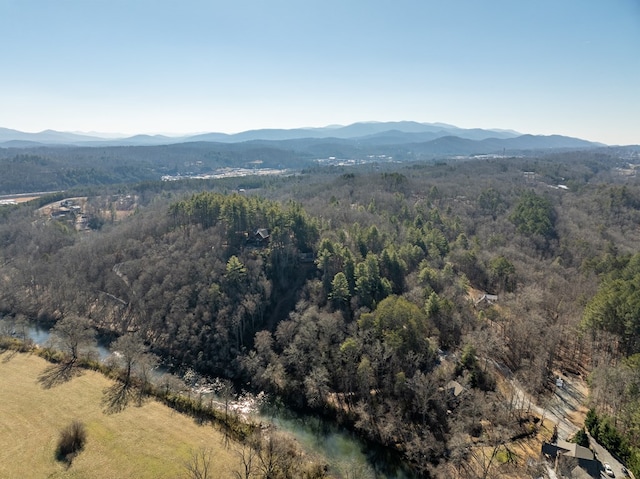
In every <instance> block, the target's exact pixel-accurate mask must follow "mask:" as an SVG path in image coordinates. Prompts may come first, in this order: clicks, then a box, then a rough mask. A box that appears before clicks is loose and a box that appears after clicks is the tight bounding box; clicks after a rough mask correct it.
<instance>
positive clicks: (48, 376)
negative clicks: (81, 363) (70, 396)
mask: <svg viewBox="0 0 640 479" xmlns="http://www.w3.org/2000/svg"><path fill="white" fill-rule="evenodd" d="M81 374H82V371H81V370H80V368H77V367H75V364H74V363H73V362H65V363H59V364H52V365H51V366H47V367H46V368H45V370H44V371H42V374H40V376H38V383H40V385H41V386H42V387H43V388H45V389H51V388H52V387H54V386H58V385H59V384H63V383H66V382H67V381H71V380H72V379H73V378H75V377H77V376H80V375H81Z"/></svg>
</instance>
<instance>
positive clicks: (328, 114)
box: [0, 0, 640, 144]
mask: <svg viewBox="0 0 640 479" xmlns="http://www.w3.org/2000/svg"><path fill="white" fill-rule="evenodd" d="M390 120H414V121H421V122H443V123H450V124H454V125H456V126H459V127H464V128H475V127H478V128H503V129H514V130H517V131H521V132H524V133H533V134H554V133H557V134H564V135H570V136H577V137H580V138H585V139H589V140H594V141H601V142H604V143H608V144H631V143H635V144H638V143H640V0H606V1H603V0H535V1H527V2H525V1H519V0H484V1H479V0H438V1H434V0H395V1H393V2H392V1H379V0H366V1H365V0H297V1H294V0H270V1H260V0H230V1H218V0H210V1H193V0H0V127H5V128H14V129H18V130H23V131H41V130H44V129H49V128H50V129H56V130H64V131H86V132H88V131H99V132H121V133H129V134H133V133H159V132H164V133H176V134H177V133H187V132H205V131H221V132H228V133H232V132H238V131H243V130H248V129H254V128H296V127H304V126H326V125H329V124H349V123H353V122H356V121H390Z"/></svg>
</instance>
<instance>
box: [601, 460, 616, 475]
mask: <svg viewBox="0 0 640 479" xmlns="http://www.w3.org/2000/svg"><path fill="white" fill-rule="evenodd" d="M603 466H604V472H605V474H606V475H607V476H609V477H616V475H615V474H614V473H613V469H611V466H610V465H609V464H608V463H606V462H605V463H604V464H603Z"/></svg>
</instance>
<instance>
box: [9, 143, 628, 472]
mask: <svg viewBox="0 0 640 479" xmlns="http://www.w3.org/2000/svg"><path fill="white" fill-rule="evenodd" d="M30 161H35V160H33V159H32V160H30ZM635 171H636V170H635V166H634V165H629V164H628V161H626V160H623V159H620V158H618V157H616V156H613V155H606V154H604V153H590V152H581V153H566V154H558V155H554V156H547V157H541V158H503V159H491V160H476V161H466V162H456V161H448V162H442V163H436V164H427V163H409V164H403V165H400V164H396V165H390V164H387V165H375V164H373V165H367V166H362V167H354V168H336V167H334V168H315V169H310V170H306V171H304V172H303V173H302V174H300V175H297V176H293V177H289V178H279V179H275V178H272V179H254V180H253V181H252V182H249V181H248V180H247V179H237V180H234V179H228V180H225V181H219V182H215V181H211V182H200V183H197V184H196V183H180V184H173V185H162V184H159V183H158V184H157V185H156V184H146V185H144V186H140V187H131V188H130V190H129V191H130V192H131V193H132V194H138V195H139V197H140V198H141V201H140V204H139V205H138V207H137V209H136V211H135V213H134V214H132V215H130V216H128V217H126V218H124V219H122V220H116V218H115V217H114V216H109V215H108V214H105V217H104V218H103V220H104V221H103V223H104V224H103V225H102V227H101V228H100V229H97V230H92V231H89V232H86V231H85V232H77V231H76V230H75V229H74V228H72V227H71V226H70V225H69V224H68V223H67V222H65V220H56V219H52V218H48V217H43V216H42V215H41V214H38V213H36V212H35V206H30V205H26V206H7V207H3V209H1V210H0V218H1V221H0V282H1V283H0V311H1V312H2V313H3V314H5V315H8V316H11V317H26V318H28V319H30V320H34V321H40V322H43V323H53V322H55V321H57V320H59V319H61V318H63V317H65V316H67V315H72V314H73V315H80V316H83V317H87V318H90V320H91V321H92V322H93V324H94V325H95V326H96V327H97V328H99V329H100V330H102V331H103V332H109V333H112V334H115V335H119V334H122V333H124V332H127V331H137V332H139V333H141V335H142V336H143V337H144V338H145V341H146V342H147V343H148V344H149V345H150V346H151V348H152V350H153V351H154V352H156V353H157V354H159V355H160V356H161V357H163V358H164V359H165V362H166V363H167V364H172V365H174V366H176V367H178V366H180V365H186V366H190V367H193V368H195V369H196V370H198V371H200V372H201V373H203V374H207V375H212V376H222V377H226V378H230V379H232V380H233V381H234V382H235V383H236V384H238V385H242V386H243V387H250V388H253V389H254V390H256V391H259V390H264V391H266V392H268V393H269V394H270V395H271V397H279V398H280V399H282V401H284V402H285V403H286V404H287V405H289V406H290V407H292V408H295V409H298V410H300V411H306V412H313V413H315V414H321V415H324V416H326V417H329V418H332V420H335V421H338V422H341V423H343V424H345V425H347V426H348V427H350V428H352V429H354V430H355V431H357V432H358V433H359V434H360V435H362V436H363V437H365V438H367V439H368V440H370V441H373V442H375V443H378V444H381V445H384V446H386V447H388V448H390V449H393V450H395V451H398V452H399V453H400V454H401V455H402V457H403V458H404V460H405V461H407V462H408V463H409V464H411V466H412V467H413V468H414V470H415V471H417V472H418V473H419V474H422V475H424V476H425V477H429V476H432V477H455V475H456V474H458V475H459V476H460V477H500V475H504V477H517V472H514V471H523V470H524V469H525V468H526V465H525V464H524V463H518V462H517V461H515V460H514V461H510V460H505V461H496V462H495V463H491V462H489V464H488V465H487V464H486V462H485V461H482V464H480V460H479V459H478V456H477V453H478V449H474V447H470V446H471V445H473V446H475V447H476V448H477V447H478V446H480V447H482V446H485V447H487V448H493V450H494V452H498V449H499V448H500V447H503V446H504V444H505V443H506V442H507V441H508V440H510V439H511V438H513V437H516V436H518V435H520V434H526V429H525V426H523V417H522V415H521V413H520V412H516V411H515V410H514V405H513V398H508V397H505V395H504V394H503V392H502V391H501V389H500V388H499V387H498V381H499V379H500V375H499V374H498V372H499V371H503V372H504V371H505V370H508V371H510V373H512V374H513V377H515V378H518V379H520V381H521V383H522V384H524V385H526V387H527V388H528V390H529V392H530V393H532V394H534V395H539V396H540V397H544V396H545V395H546V394H549V392H550V391H551V389H552V388H553V384H554V372H555V371H559V370H563V371H566V372H569V373H572V374H577V375H582V376H583V377H585V378H586V377H589V378H591V381H592V386H593V397H592V400H593V404H592V406H593V407H594V408H595V411H597V413H598V414H599V415H600V416H601V418H604V419H601V420H602V421H610V423H611V425H612V426H617V427H618V428H619V429H620V434H621V435H623V437H624V438H625V439H624V441H626V442H625V447H626V449H625V451H626V452H625V454H627V456H626V458H627V459H628V460H629V461H630V463H631V465H632V466H633V467H635V468H636V470H638V467H640V460H639V459H638V458H639V457H640V452H639V451H640V439H638V438H639V437H640V436H639V435H638V427H637V424H638V423H639V421H640V420H639V418H640V416H639V415H638V414H639V413H638V411H640V400H639V399H638V394H637V391H638V387H640V383H639V382H638V380H637V377H640V374H638V373H639V371H640V370H639V369H638V368H639V366H638V364H639V362H638V356H637V354H639V353H640V322H639V321H638V318H640V303H639V302H638V297H639V296H638V295H637V294H636V292H637V290H638V288H639V287H640V285H639V284H638V283H639V281H640V279H639V278H640V273H639V271H640V266H639V265H640V259H639V258H640V256H638V253H639V251H638V249H639V248H638V247H639V245H640V231H639V230H638V224H639V221H640V182H638V180H637V178H636V176H635ZM248 184H251V186H253V188H245V186H246V185H248ZM239 186H242V188H243V190H242V192H238V187H239ZM136 188H138V189H136ZM141 188H143V189H144V191H141V190H140V189H141ZM96 201H97V200H96ZM101 224H102V223H101ZM496 365H498V366H496ZM452 381H455V382H454V383H452ZM452 384H453V386H452ZM456 385H458V386H460V387H461V388H462V389H463V392H462V393H461V394H460V393H459V390H455V389H456V387H457V386H456ZM605 392H606V393H605ZM508 457H510V456H509V455H508ZM491 468H495V469H491ZM483 474H484V476H483Z"/></svg>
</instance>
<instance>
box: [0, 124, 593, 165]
mask: <svg viewBox="0 0 640 479" xmlns="http://www.w3.org/2000/svg"><path fill="white" fill-rule="evenodd" d="M98 135H99V134H91V135H89V134H78V133H69V132H60V131H54V130H45V131H42V132H40V133H26V132H21V131H17V130H11V129H7V128H0V147H2V148H34V147H38V146H78V147H79V146H82V147H92V146H95V147H106V146H157V145H171V144H179V143H193V142H207V143H246V142H255V143H260V144H263V145H264V144H265V143H268V144H269V146H271V147H285V148H291V149H294V150H303V151H305V152H307V153H313V151H319V152H320V151H325V150H327V148H326V146H327V144H334V145H340V146H341V148H343V149H346V150H353V149H356V150H362V149H365V150H367V151H369V150H370V149H371V148H376V149H384V150H389V151H391V150H393V151H397V150H398V149H400V150H403V151H411V152H413V153H419V154H423V155H429V154H431V155H471V154H490V153H498V152H503V151H507V150H508V151H510V152H513V151H519V150H541V149H542V150H549V149H580V148H593V147H599V146H604V145H602V144H600V143H593V142H589V141H586V140H581V139H578V138H571V137H566V136H559V135H552V136H534V135H523V134H521V133H518V132H516V131H513V130H485V129H480V128H472V129H466V128H458V127H456V126H453V125H447V124H444V123H418V122H414V121H398V122H361V123H354V124H352V125H348V126H327V127H324V128H296V129H262V130H249V131H244V132H241V133H235V134H226V133H204V134H198V135H189V136H181V137H170V136H163V135H135V136H131V137H127V138H107V137H100V136H98ZM334 156H335V155H334Z"/></svg>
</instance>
